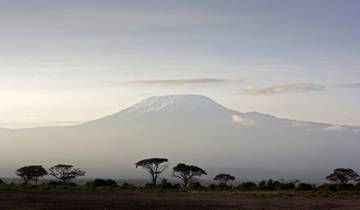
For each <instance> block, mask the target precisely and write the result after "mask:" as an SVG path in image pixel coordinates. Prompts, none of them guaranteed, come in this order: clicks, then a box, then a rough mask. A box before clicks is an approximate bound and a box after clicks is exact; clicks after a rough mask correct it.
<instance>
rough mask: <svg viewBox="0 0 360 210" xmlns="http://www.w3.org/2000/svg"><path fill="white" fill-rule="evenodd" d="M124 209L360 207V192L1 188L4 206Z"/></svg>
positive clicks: (6, 209) (13, 209)
mask: <svg viewBox="0 0 360 210" xmlns="http://www.w3.org/2000/svg"><path fill="white" fill-rule="evenodd" d="M120 209H121V210H123V209H153V210H155V209H156V210H165V209H169V210H170V209H171V210H179V209H186V210H192V209H197V210H201V209H206V210H211V209H250V210H255V209H256V210H275V209H296V210H300V209H311V210H313V209H314V210H322V209H334V210H335V209H336V210H347V209H351V210H352V209H359V210H360V195H352V196H331V197H304V196H275V195H265V196H262V195H252V194H239V193H221V192H218V193H210V192H206V193H205V192H199V193H198V192H196V193H194V192H193V193H181V192H169V193H160V192H159V193H156V192H139V193H136V192H106V193H102V192H61V193H60V192H0V210H120Z"/></svg>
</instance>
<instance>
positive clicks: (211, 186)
mask: <svg viewBox="0 0 360 210" xmlns="http://www.w3.org/2000/svg"><path fill="white" fill-rule="evenodd" d="M216 188H217V186H216V185H215V184H210V185H209V186H208V189H210V190H215V189H216Z"/></svg>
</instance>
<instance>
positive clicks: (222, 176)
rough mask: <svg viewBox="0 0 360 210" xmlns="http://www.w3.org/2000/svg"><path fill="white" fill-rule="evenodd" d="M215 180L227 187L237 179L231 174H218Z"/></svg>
mask: <svg viewBox="0 0 360 210" xmlns="http://www.w3.org/2000/svg"><path fill="white" fill-rule="evenodd" d="M214 180H215V181H218V182H220V183H221V184H223V185H225V186H226V185H227V183H228V182H229V181H234V180H235V177H234V176H231V175H230V174H218V175H216V176H215V177H214Z"/></svg>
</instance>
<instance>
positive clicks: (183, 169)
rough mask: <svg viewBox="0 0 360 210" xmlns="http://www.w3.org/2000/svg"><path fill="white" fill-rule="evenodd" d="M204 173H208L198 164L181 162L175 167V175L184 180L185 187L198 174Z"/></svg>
mask: <svg viewBox="0 0 360 210" xmlns="http://www.w3.org/2000/svg"><path fill="white" fill-rule="evenodd" d="M202 175H207V174H206V172H205V171H204V170H203V169H202V168H200V167H198V166H193V165H186V164H184V163H179V164H177V166H175V167H174V168H173V177H176V178H179V179H180V180H181V181H182V182H183V184H184V188H186V187H188V185H189V184H190V183H191V182H192V181H193V179H194V178H195V177H196V176H202Z"/></svg>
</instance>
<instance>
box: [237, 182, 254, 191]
mask: <svg viewBox="0 0 360 210" xmlns="http://www.w3.org/2000/svg"><path fill="white" fill-rule="evenodd" d="M256 188H257V185H256V184H255V183H254V182H244V183H241V184H240V185H239V186H237V189H239V190H256Z"/></svg>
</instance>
